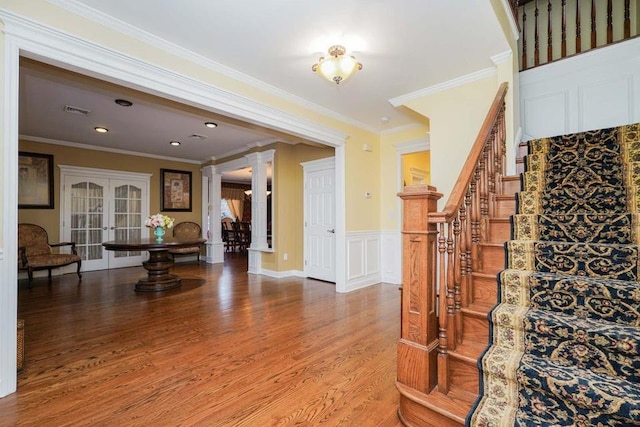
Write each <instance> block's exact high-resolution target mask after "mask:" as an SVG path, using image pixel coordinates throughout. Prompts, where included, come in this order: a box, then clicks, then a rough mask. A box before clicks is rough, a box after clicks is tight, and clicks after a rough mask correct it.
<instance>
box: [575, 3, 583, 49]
mask: <svg viewBox="0 0 640 427" xmlns="http://www.w3.org/2000/svg"><path fill="white" fill-rule="evenodd" d="M580 52H582V29H581V28H580V0H576V53H580Z"/></svg>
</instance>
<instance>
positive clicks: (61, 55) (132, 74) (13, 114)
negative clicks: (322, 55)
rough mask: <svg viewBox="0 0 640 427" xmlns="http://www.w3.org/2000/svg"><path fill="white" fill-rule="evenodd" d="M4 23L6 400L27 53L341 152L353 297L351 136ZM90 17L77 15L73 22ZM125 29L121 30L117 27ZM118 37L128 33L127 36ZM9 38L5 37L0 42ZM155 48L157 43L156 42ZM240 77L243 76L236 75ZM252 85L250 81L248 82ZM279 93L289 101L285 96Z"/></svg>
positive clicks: (1, 334)
mask: <svg viewBox="0 0 640 427" xmlns="http://www.w3.org/2000/svg"><path fill="white" fill-rule="evenodd" d="M56 10H57V11H59V12H60V13H61V16H69V17H71V12H68V11H66V10H62V9H56ZM0 19H1V20H2V22H3V23H4V29H3V33H4V34H3V38H4V49H3V51H2V54H1V56H2V61H3V69H2V73H1V77H0V78H2V87H3V95H4V96H3V100H2V102H3V109H2V113H0V114H2V118H3V129H2V131H1V132H2V142H3V147H2V150H3V156H2V158H3V160H2V161H3V162H4V174H3V179H4V182H5V183H11V182H13V183H14V184H13V185H7V186H6V187H5V191H4V192H3V200H2V204H1V205H2V208H1V209H2V216H3V219H2V221H3V223H2V230H0V275H2V276H3V277H5V278H6V280H5V281H4V282H3V283H0V307H1V309H0V324H1V325H2V326H3V327H2V328H0V397H2V396H5V395H7V394H10V393H13V392H15V391H16V385H17V375H16V363H17V362H16V357H15V355H16V347H17V344H16V336H17V329H16V325H17V312H18V305H17V297H18V290H17V286H16V285H15V284H16V282H17V280H18V277H17V269H16V264H17V262H18V255H17V251H18V243H17V239H18V233H17V227H16V224H17V223H18V209H17V206H18V185H17V180H16V179H15V177H16V176H17V175H18V170H17V169H18V139H19V138H18V134H19V131H18V111H19V91H18V88H19V77H20V56H21V55H22V56H27V57H30V58H33V59H36V60H40V61H43V62H47V63H49V64H54V65H57V66H62V67H63V68H67V69H70V70H72V71H77V72H81V73H83V74H86V75H89V76H92V77H97V78H100V79H103V80H107V81H110V82H114V83H117V84H121V85H125V86H127V87H131V88H134V89H138V90H142V91H148V92H151V93H156V94H159V95H161V96H164V97H167V98H170V99H173V100H175V101H178V102H182V103H184V104H186V105H194V106H198V107H200V108H205V109H208V110H210V111H212V112H218V113H220V114H224V115H227V116H231V117H235V118H237V119H240V120H244V121H246V122H248V123H252V124H256V125H259V126H264V127H266V128H269V129H276V130H278V131H280V132H284V133H287V134H290V135H294V136H297V137H302V138H305V139H308V140H309V141H314V142H318V143H320V144H323V145H327V146H331V147H334V148H335V157H336V242H337V243H336V244H337V251H336V291H338V292H346V281H347V277H346V260H345V252H346V250H345V234H346V233H345V229H346V228H345V227H346V224H345V221H346V198H345V185H346V179H345V173H346V159H345V157H346V150H345V143H346V138H347V137H348V136H349V135H348V134H347V133H345V132H342V131H339V130H336V129H334V128H331V127H329V126H326V125H323V124H321V123H318V122H314V121H311V120H309V119H305V118H303V117H300V116H297V115H294V114H292V113H287V112H286V111H283V110H280V109H277V108H274V107H273V106H271V105H266V104H263V103H261V102H258V101H255V100H252V99H251V98H248V97H245V96H243V95H241V94H238V93H234V92H232V91H230V90H229V89H228V88H220V87H218V86H216V84H215V83H214V82H215V79H214V80H213V81H212V80H209V81H203V80H198V79H197V78H196V77H195V75H191V76H188V75H185V74H179V73H176V72H173V71H171V70H170V69H169V68H164V67H162V65H161V63H159V62H156V63H151V62H148V61H147V60H145V59H141V58H139V57H135V56H132V54H131V51H129V52H122V51H119V50H115V48H114V47H113V46H115V43H116V42H114V43H112V44H108V45H105V44H98V43H97V42H95V41H93V40H91V39H86V38H81V37H80V36H79V35H76V34H74V33H73V30H70V31H64V30H62V29H58V28H56V27H54V26H51V25H46V24H42V23H41V22H39V21H36V20H34V19H33V18H32V17H28V16H23V15H18V14H16V13H14V12H12V11H10V10H0ZM74 19H75V20H78V19H82V18H78V17H73V18H70V21H73V20H74ZM102 24H103V25H107V26H115V21H113V22H104V21H103V22H102ZM116 31H118V30H116ZM117 34H118V35H122V34H123V33H122V32H121V31H119V32H118V33H117ZM142 34H143V33H142V32H138V33H135V34H129V36H130V37H133V38H134V39H135V37H136V36H137V37H138V38H139V39H140V38H142ZM0 39H2V38H0ZM146 43H147V45H148V46H154V48H156V49H159V51H162V49H165V51H167V52H170V54H172V55H174V56H175V57H176V58H180V57H181V55H182V57H184V58H185V60H187V61H189V63H190V64H194V66H196V67H197V66H198V64H201V65H202V66H204V67H207V68H208V69H211V70H213V71H214V72H216V71H217V72H218V73H223V70H220V69H219V67H216V65H217V64H214V63H212V62H211V61H209V60H208V59H206V58H204V57H200V56H198V55H196V54H194V53H192V52H185V51H182V50H178V51H176V50H175V47H172V46H169V45H166V44H162V41H161V40H159V39H157V40H156V39H154V40H152V41H149V40H148V39H147V41H146ZM154 43H155V45H154ZM235 78H236V79H238V78H239V76H238V75H236V76H235ZM247 84H250V83H247ZM278 96H281V94H279V95H278Z"/></svg>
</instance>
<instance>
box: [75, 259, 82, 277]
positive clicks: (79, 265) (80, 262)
mask: <svg viewBox="0 0 640 427" xmlns="http://www.w3.org/2000/svg"><path fill="white" fill-rule="evenodd" d="M80 267H82V260H80V261H78V270H77V271H76V273H78V279H80V280H82V274H80Z"/></svg>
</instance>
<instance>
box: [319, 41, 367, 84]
mask: <svg viewBox="0 0 640 427" xmlns="http://www.w3.org/2000/svg"><path fill="white" fill-rule="evenodd" d="M328 52H329V56H328V57H327V58H325V57H321V58H320V59H319V60H318V63H317V64H313V66H312V67H311V69H312V70H313V72H314V73H318V74H320V75H321V76H322V77H324V78H325V79H327V80H329V81H330V82H333V83H335V84H337V85H339V84H340V82H343V81H345V80H347V79H348V78H349V77H351V75H352V74H353V73H355V72H356V71H358V70H362V64H361V63H359V62H358V61H356V58H355V57H354V56H350V55H345V53H346V52H347V50H346V49H345V48H344V46H340V45H334V46H331V47H330V48H329V50H328Z"/></svg>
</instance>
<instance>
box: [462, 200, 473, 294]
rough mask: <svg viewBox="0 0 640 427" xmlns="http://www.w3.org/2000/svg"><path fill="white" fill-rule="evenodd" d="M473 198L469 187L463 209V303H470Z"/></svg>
mask: <svg viewBox="0 0 640 427" xmlns="http://www.w3.org/2000/svg"><path fill="white" fill-rule="evenodd" d="M472 200H473V194H472V192H471V188H469V189H468V190H467V193H466V194H465V196H464V211H465V214H466V224H467V226H466V227H465V230H466V231H465V235H464V241H465V259H466V260H467V264H466V265H467V294H466V301H465V304H470V303H471V289H470V284H471V282H472V274H473V261H472V258H471V251H472V249H471V248H472V246H473V244H472V241H471V236H472V233H473V232H472V227H471V218H470V215H471V210H472V207H471V203H472Z"/></svg>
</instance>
